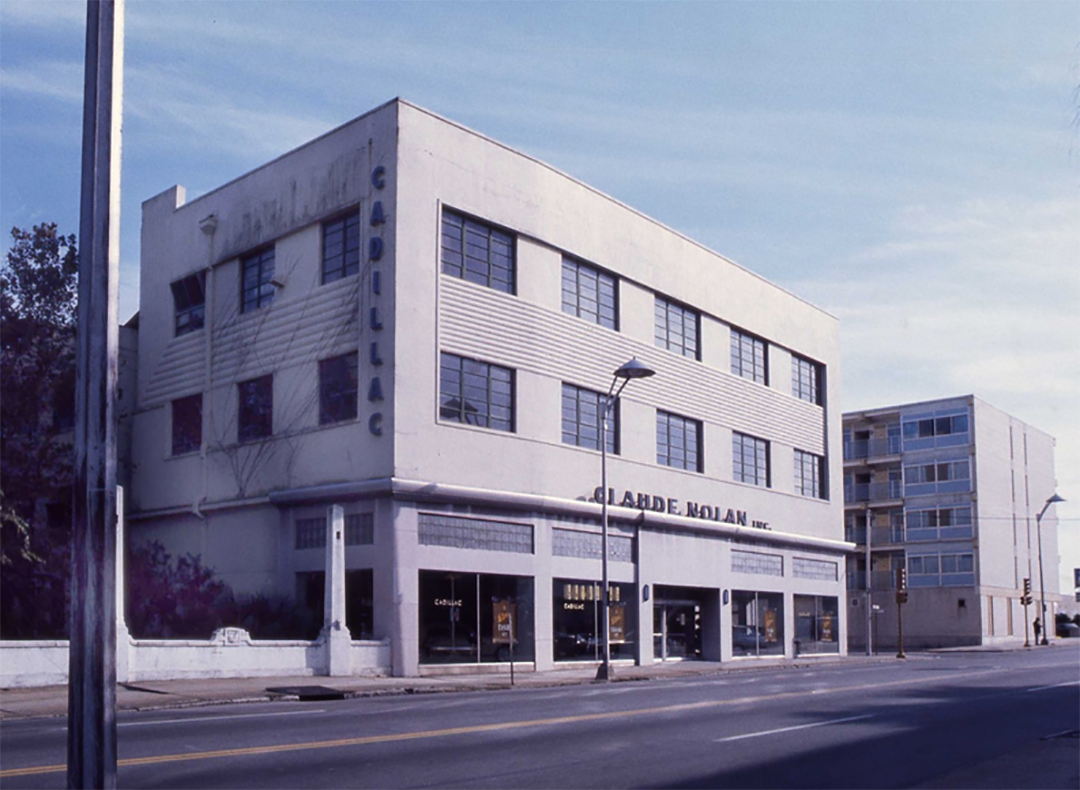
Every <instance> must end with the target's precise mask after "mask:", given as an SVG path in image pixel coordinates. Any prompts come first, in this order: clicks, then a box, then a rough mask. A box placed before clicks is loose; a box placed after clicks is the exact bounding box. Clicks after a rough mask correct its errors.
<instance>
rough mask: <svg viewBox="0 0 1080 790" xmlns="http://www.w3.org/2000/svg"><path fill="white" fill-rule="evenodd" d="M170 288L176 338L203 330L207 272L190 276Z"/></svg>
mask: <svg viewBox="0 0 1080 790" xmlns="http://www.w3.org/2000/svg"><path fill="white" fill-rule="evenodd" d="M170 287H171V288H172V295H173V315H174V326H175V328H176V336H177V337H180V335H186V334H187V333H188V332H194V331H195V330H196V329H202V328H203V326H204V325H205V323H206V271H205V270H204V271H201V272H195V274H189V275H188V276H187V277H184V278H183V279H181V280H177V281H176V282H174V283H173V284H172V285H171V286H170Z"/></svg>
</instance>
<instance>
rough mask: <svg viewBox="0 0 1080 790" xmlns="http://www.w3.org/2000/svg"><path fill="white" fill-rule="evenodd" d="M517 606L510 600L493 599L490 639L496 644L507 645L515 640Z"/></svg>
mask: <svg viewBox="0 0 1080 790" xmlns="http://www.w3.org/2000/svg"><path fill="white" fill-rule="evenodd" d="M516 610H517V607H516V606H515V605H514V604H513V603H511V602H510V601H493V602H492V606H491V616H492V629H491V633H492V637H491V639H492V641H493V642H494V643H495V644H497V645H509V644H514V643H516V642H517V625H516V622H517V618H516V617H515V615H516V614H517V611H516Z"/></svg>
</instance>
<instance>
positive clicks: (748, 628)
mask: <svg viewBox="0 0 1080 790" xmlns="http://www.w3.org/2000/svg"><path fill="white" fill-rule="evenodd" d="M731 650H732V653H734V654H735V655H736V656H782V655H783V654H784V595H783V593H770V592H758V591H756V590H732V591H731Z"/></svg>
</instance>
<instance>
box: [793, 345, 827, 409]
mask: <svg viewBox="0 0 1080 790" xmlns="http://www.w3.org/2000/svg"><path fill="white" fill-rule="evenodd" d="M822 369H823V366H822V365H821V363H820V362H815V361H814V360H812V359H808V358H806V357H803V356H800V355H798V354H795V353H792V355H791V394H792V395H794V396H795V397H796V398H798V399H799V400H801V401H805V402H807V403H812V404H813V405H815V406H821V405H822V403H823V401H824V397H823V396H822V384H823V382H822V378H823V376H822V374H821V371H822ZM807 379H809V381H807Z"/></svg>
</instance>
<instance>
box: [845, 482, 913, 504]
mask: <svg viewBox="0 0 1080 790" xmlns="http://www.w3.org/2000/svg"><path fill="white" fill-rule="evenodd" d="M902 492H903V485H902V484H901V482H900V481H899V480H890V481H889V482H887V483H855V484H854V485H851V486H844V504H847V505H850V504H854V503H856V502H878V501H881V500H892V499H901V498H902V497H903V493H902Z"/></svg>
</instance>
